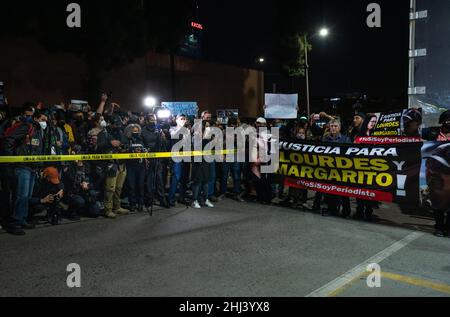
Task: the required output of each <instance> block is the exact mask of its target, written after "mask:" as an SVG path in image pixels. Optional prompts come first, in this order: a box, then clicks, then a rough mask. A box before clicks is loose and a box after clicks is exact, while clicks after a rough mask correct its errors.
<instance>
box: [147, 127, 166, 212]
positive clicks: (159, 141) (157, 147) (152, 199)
mask: <svg viewBox="0 0 450 317" xmlns="http://www.w3.org/2000/svg"><path fill="white" fill-rule="evenodd" d="M155 133H157V134H158V138H157V140H156V143H155V147H154V150H155V152H157V151H159V150H161V144H162V133H164V132H163V131H161V130H155ZM159 163H160V161H159V159H154V161H153V162H152V163H151V164H152V165H151V166H150V168H151V171H150V176H151V177H153V179H149V180H148V181H151V182H152V187H151V193H150V195H151V196H150V210H147V211H148V212H149V215H150V217H153V210H154V205H155V195H156V192H157V186H158V182H157V181H158V176H159V174H158V166H160V164H159ZM163 194H164V192H163ZM162 199H164V196H163V197H162Z"/></svg>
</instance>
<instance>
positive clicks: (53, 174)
mask: <svg viewBox="0 0 450 317" xmlns="http://www.w3.org/2000/svg"><path fill="white" fill-rule="evenodd" d="M43 176H44V177H45V178H47V179H48V181H49V182H50V183H52V184H54V185H59V183H60V182H61V181H60V180H59V172H58V170H57V169H56V168H54V167H47V168H46V169H45V170H44V174H43Z"/></svg>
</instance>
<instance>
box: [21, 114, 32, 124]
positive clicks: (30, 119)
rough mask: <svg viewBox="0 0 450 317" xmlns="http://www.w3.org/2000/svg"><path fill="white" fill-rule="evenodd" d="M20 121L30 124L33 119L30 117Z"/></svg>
mask: <svg viewBox="0 0 450 317" xmlns="http://www.w3.org/2000/svg"><path fill="white" fill-rule="evenodd" d="M22 121H23V122H25V123H31V122H32V121H33V117H31V116H26V117H22Z"/></svg>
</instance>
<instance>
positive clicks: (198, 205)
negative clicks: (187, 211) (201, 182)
mask: <svg viewBox="0 0 450 317" xmlns="http://www.w3.org/2000/svg"><path fill="white" fill-rule="evenodd" d="M192 208H194V209H201V208H202V207H201V206H200V204H199V203H198V201H197V200H196V201H194V202H193V203H192Z"/></svg>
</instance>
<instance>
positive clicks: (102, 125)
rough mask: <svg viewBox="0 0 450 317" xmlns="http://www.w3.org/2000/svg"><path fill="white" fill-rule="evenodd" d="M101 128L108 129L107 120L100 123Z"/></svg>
mask: <svg viewBox="0 0 450 317" xmlns="http://www.w3.org/2000/svg"><path fill="white" fill-rule="evenodd" d="M100 126H101V127H102V128H106V127H107V126H108V123H107V122H106V121H105V120H103V121H100Z"/></svg>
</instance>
